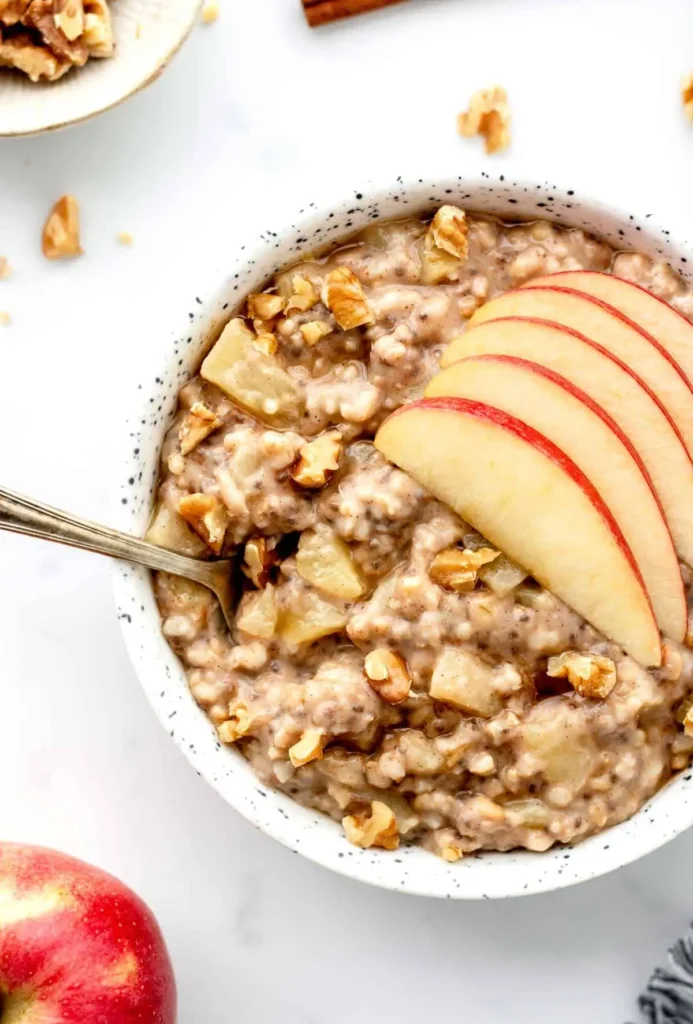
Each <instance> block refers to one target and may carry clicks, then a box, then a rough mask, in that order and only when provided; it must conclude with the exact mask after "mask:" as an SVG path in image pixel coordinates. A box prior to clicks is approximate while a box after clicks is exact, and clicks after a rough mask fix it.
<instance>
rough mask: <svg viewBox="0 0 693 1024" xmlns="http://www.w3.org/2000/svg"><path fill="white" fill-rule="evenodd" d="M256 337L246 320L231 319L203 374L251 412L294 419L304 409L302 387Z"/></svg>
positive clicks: (272, 418) (280, 419) (282, 420)
mask: <svg viewBox="0 0 693 1024" xmlns="http://www.w3.org/2000/svg"><path fill="white" fill-rule="evenodd" d="M255 340H256V339H255V335H254V334H253V332H252V331H251V330H250V329H249V328H248V327H247V326H246V324H245V323H244V322H243V320H241V319H240V318H239V317H237V318H236V319H235V320H231V321H230V323H228V324H227V325H226V327H225V328H224V330H223V332H222V334H221V337H220V338H219V340H218V341H217V343H216V345H215V346H214V348H213V349H212V350H211V352H210V353H209V355H208V356H207V358H206V359H205V360H204V362H203V363H202V368H201V370H200V373H201V375H202V376H203V377H204V379H205V380H208V381H210V383H212V384H216V385H217V387H219V388H221V390H222V391H224V392H226V394H227V395H228V396H229V398H231V399H233V401H234V402H236V403H237V404H238V405H240V406H241V408H243V409H246V410H247V411H248V412H250V413H252V415H254V416H257V417H259V418H260V419H263V420H267V421H269V422H270V423H274V424H282V423H290V422H292V421H295V420H296V418H297V417H298V415H299V413H300V408H301V400H300V395H299V390H298V388H297V387H296V384H295V383H294V381H293V380H292V379H291V377H290V376H289V374H288V373H287V372H286V371H285V370H284V369H282V367H281V366H280V364H279V361H278V360H277V359H276V358H275V357H274V356H272V355H268V354H267V353H265V352H262V351H260V349H259V348H258V347H257V346H256V345H255Z"/></svg>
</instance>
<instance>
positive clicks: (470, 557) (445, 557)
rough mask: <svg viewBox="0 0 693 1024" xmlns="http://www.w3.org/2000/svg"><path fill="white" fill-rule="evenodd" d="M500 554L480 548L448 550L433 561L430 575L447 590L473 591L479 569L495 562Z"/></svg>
mask: <svg viewBox="0 0 693 1024" xmlns="http://www.w3.org/2000/svg"><path fill="white" fill-rule="evenodd" d="M499 554H500V552H499V551H495V550H494V549H493V548H479V550H478V551H472V550H471V549H470V548H465V549H464V551H460V549H459V548H448V549H447V550H445V551H441V552H440V553H439V554H437V555H436V557H435V558H434V559H433V561H432V562H431V567H430V569H429V570H428V575H429V576H430V578H431V579H432V580H433V582H434V583H437V584H438V585H439V586H440V587H443V588H444V589H445V590H456V591H465V590H473V589H474V585H475V583H476V581H477V576H478V573H479V569H480V568H481V567H482V565H488V563H489V562H493V560H494V559H496V558H498V556H499Z"/></svg>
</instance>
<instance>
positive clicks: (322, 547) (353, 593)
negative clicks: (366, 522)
mask: <svg viewBox="0 0 693 1024" xmlns="http://www.w3.org/2000/svg"><path fill="white" fill-rule="evenodd" d="M296 567H297V568H298V572H299V575H300V576H302V577H303V579H304V580H306V581H307V582H308V583H312V584H313V586H314V587H318V588H319V589H320V590H323V591H324V592H325V593H326V594H331V595H332V596H333V597H341V598H343V599H344V600H347V601H355V600H356V598H358V597H361V595H362V594H363V592H364V590H365V587H364V585H363V580H362V579H361V574H360V572H359V570H358V567H357V565H356V563H355V562H354V559H353V558H352V557H351V552H350V551H349V548H348V547H347V545H346V544H345V543H344V541H343V540H341V539H340V538H339V537H337V535H336V534H334V533H333V532H332V530H330V529H317V530H306V531H305V532H304V533H303V534H302V535H301V540H300V541H299V545H298V552H297V554H296Z"/></svg>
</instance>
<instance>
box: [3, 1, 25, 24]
mask: <svg viewBox="0 0 693 1024" xmlns="http://www.w3.org/2000/svg"><path fill="white" fill-rule="evenodd" d="M30 3H31V0H0V22H2V24H3V25H17V24H19V22H21V21H23V20H24V16H25V14H26V12H27V8H28V7H29V4H30Z"/></svg>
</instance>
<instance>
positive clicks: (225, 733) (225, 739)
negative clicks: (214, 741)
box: [217, 702, 253, 743]
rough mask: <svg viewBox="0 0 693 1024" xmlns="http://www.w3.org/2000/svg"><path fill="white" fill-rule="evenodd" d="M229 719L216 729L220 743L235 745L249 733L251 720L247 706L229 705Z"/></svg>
mask: <svg viewBox="0 0 693 1024" xmlns="http://www.w3.org/2000/svg"><path fill="white" fill-rule="evenodd" d="M229 716H230V717H229V718H228V719H227V721H225V722H222V723H221V725H220V726H219V727H218V728H217V732H218V734H219V739H220V740H221V742H222V743H236V742H237V741H238V740H240V739H242V738H243V737H244V736H247V735H248V733H249V732H250V730H251V728H252V725H253V719H252V716H251V714H250V711H249V710H248V708H247V706H246V705H245V704H243V703H241V702H239V703H238V704H230V705H229Z"/></svg>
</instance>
